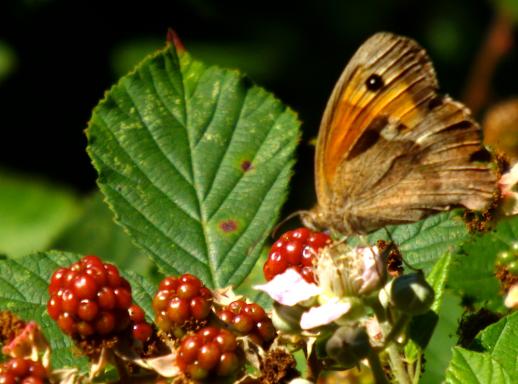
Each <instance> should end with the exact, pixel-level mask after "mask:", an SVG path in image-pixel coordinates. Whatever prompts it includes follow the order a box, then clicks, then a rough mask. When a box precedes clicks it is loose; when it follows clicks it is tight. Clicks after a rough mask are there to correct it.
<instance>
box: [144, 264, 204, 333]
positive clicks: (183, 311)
mask: <svg viewBox="0 0 518 384" xmlns="http://www.w3.org/2000/svg"><path fill="white" fill-rule="evenodd" d="M158 288H159V290H158V292H157V293H156V295H155V297H154V298H153V309H154V310H155V323H156V324H157V326H158V327H159V328H160V329H161V330H163V331H165V332H171V331H173V333H175V334H176V331H178V330H181V329H182V327H183V325H184V324H185V323H186V322H188V321H191V320H192V321H203V320H205V319H207V318H208V317H209V315H210V312H211V307H212V294H211V292H210V290H209V289H207V288H206V287H205V286H203V284H202V282H201V281H200V280H199V279H198V278H197V277H196V276H194V275H191V274H189V273H186V274H183V275H181V276H179V277H173V276H169V277H166V278H164V279H163V280H162V281H161V282H160V284H159V286H158ZM175 330H176V331H175Z"/></svg>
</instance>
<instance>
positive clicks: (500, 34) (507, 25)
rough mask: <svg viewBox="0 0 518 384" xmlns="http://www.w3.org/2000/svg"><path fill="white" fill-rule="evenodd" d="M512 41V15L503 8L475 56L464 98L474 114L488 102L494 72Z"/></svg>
mask: <svg viewBox="0 0 518 384" xmlns="http://www.w3.org/2000/svg"><path fill="white" fill-rule="evenodd" d="M512 43H513V23H512V20H511V16H510V15H509V14H508V13H506V12H505V11H504V10H501V11H500V12H498V14H497V15H496V16H495V19H494V20H493V22H492V23H491V25H490V27H489V31H488V34H487V37H486V39H485V41H484V42H483V43H482V46H481V47H480V49H479V52H478V54H477V57H476V58H475V63H474V64H473V68H472V70H471V71H470V74H469V76H468V81H467V85H466V89H465V91H464V96H463V98H462V99H463V100H464V103H465V104H466V105H467V106H468V107H469V108H471V111H472V112H473V114H474V115H475V114H477V112H478V111H479V110H480V109H481V108H482V107H483V106H484V105H485V104H486V103H487V99H488V97H489V93H490V84H491V78H492V76H493V73H494V71H495V69H496V66H497V65H498V63H499V62H500V60H501V59H502V57H504V56H505V54H506V53H507V52H509V49H510V48H511V46H512Z"/></svg>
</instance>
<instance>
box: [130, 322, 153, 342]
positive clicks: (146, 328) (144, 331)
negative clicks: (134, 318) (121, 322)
mask: <svg viewBox="0 0 518 384" xmlns="http://www.w3.org/2000/svg"><path fill="white" fill-rule="evenodd" d="M131 333H132V335H133V337H134V338H135V339H137V340H140V341H146V340H147V339H149V338H150V337H151V335H152V333H153V328H152V327H151V325H149V324H148V323H144V322H141V323H136V324H133V327H132V329H131Z"/></svg>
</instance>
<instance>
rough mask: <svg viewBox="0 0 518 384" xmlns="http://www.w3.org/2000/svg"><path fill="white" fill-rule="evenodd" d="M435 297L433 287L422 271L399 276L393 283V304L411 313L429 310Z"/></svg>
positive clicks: (415, 313) (421, 312)
mask: <svg viewBox="0 0 518 384" xmlns="http://www.w3.org/2000/svg"><path fill="white" fill-rule="evenodd" d="M434 298H435V294H434V291H433V288H432V287H431V286H430V284H428V282H427V281H426V280H425V278H424V275H423V273H422V272H417V273H411V274H408V275H403V276H399V277H398V278H396V279H395V280H394V281H393V283H392V285H391V290H390V301H391V304H392V305H393V306H394V307H396V308H397V309H398V310H400V311H401V312H403V313H407V314H409V315H420V314H423V313H425V312H427V311H428V310H429V309H430V307H431V306H432V304H433V301H434Z"/></svg>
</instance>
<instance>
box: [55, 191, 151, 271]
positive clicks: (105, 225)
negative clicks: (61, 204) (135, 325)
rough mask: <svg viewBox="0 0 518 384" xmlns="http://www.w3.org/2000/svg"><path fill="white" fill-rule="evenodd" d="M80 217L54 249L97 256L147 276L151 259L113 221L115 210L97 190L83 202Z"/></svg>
mask: <svg viewBox="0 0 518 384" xmlns="http://www.w3.org/2000/svg"><path fill="white" fill-rule="evenodd" d="M82 208H83V209H82V212H81V214H80V216H79V217H78V219H77V220H76V221H75V222H74V223H73V224H72V225H70V226H69V228H67V230H66V231H65V232H63V233H62V234H61V236H60V237H59V238H58V239H57V240H56V241H55V242H54V244H53V245H52V248H53V249H60V250H63V251H69V252H75V253H78V254H82V255H87V254H89V255H91V254H94V255H97V256H99V257H101V258H102V259H103V260H104V261H108V262H110V263H114V264H116V265H117V267H119V268H120V269H123V270H131V271H135V272H139V273H141V274H144V275H146V274H147V272H148V271H150V270H151V267H152V266H151V261H150V259H149V257H148V256H146V255H145V254H144V252H143V251H142V250H141V249H139V248H137V247H136V246H135V245H133V243H132V242H131V239H130V237H129V236H128V234H127V233H125V232H124V230H123V229H122V227H121V226H119V225H117V224H116V223H115V222H114V220H113V213H112V212H111V211H110V209H109V208H108V206H107V205H106V204H105V203H104V202H103V200H102V195H101V194H100V193H94V194H92V195H91V196H89V197H88V198H86V199H85V200H84V202H83V204H82Z"/></svg>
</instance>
